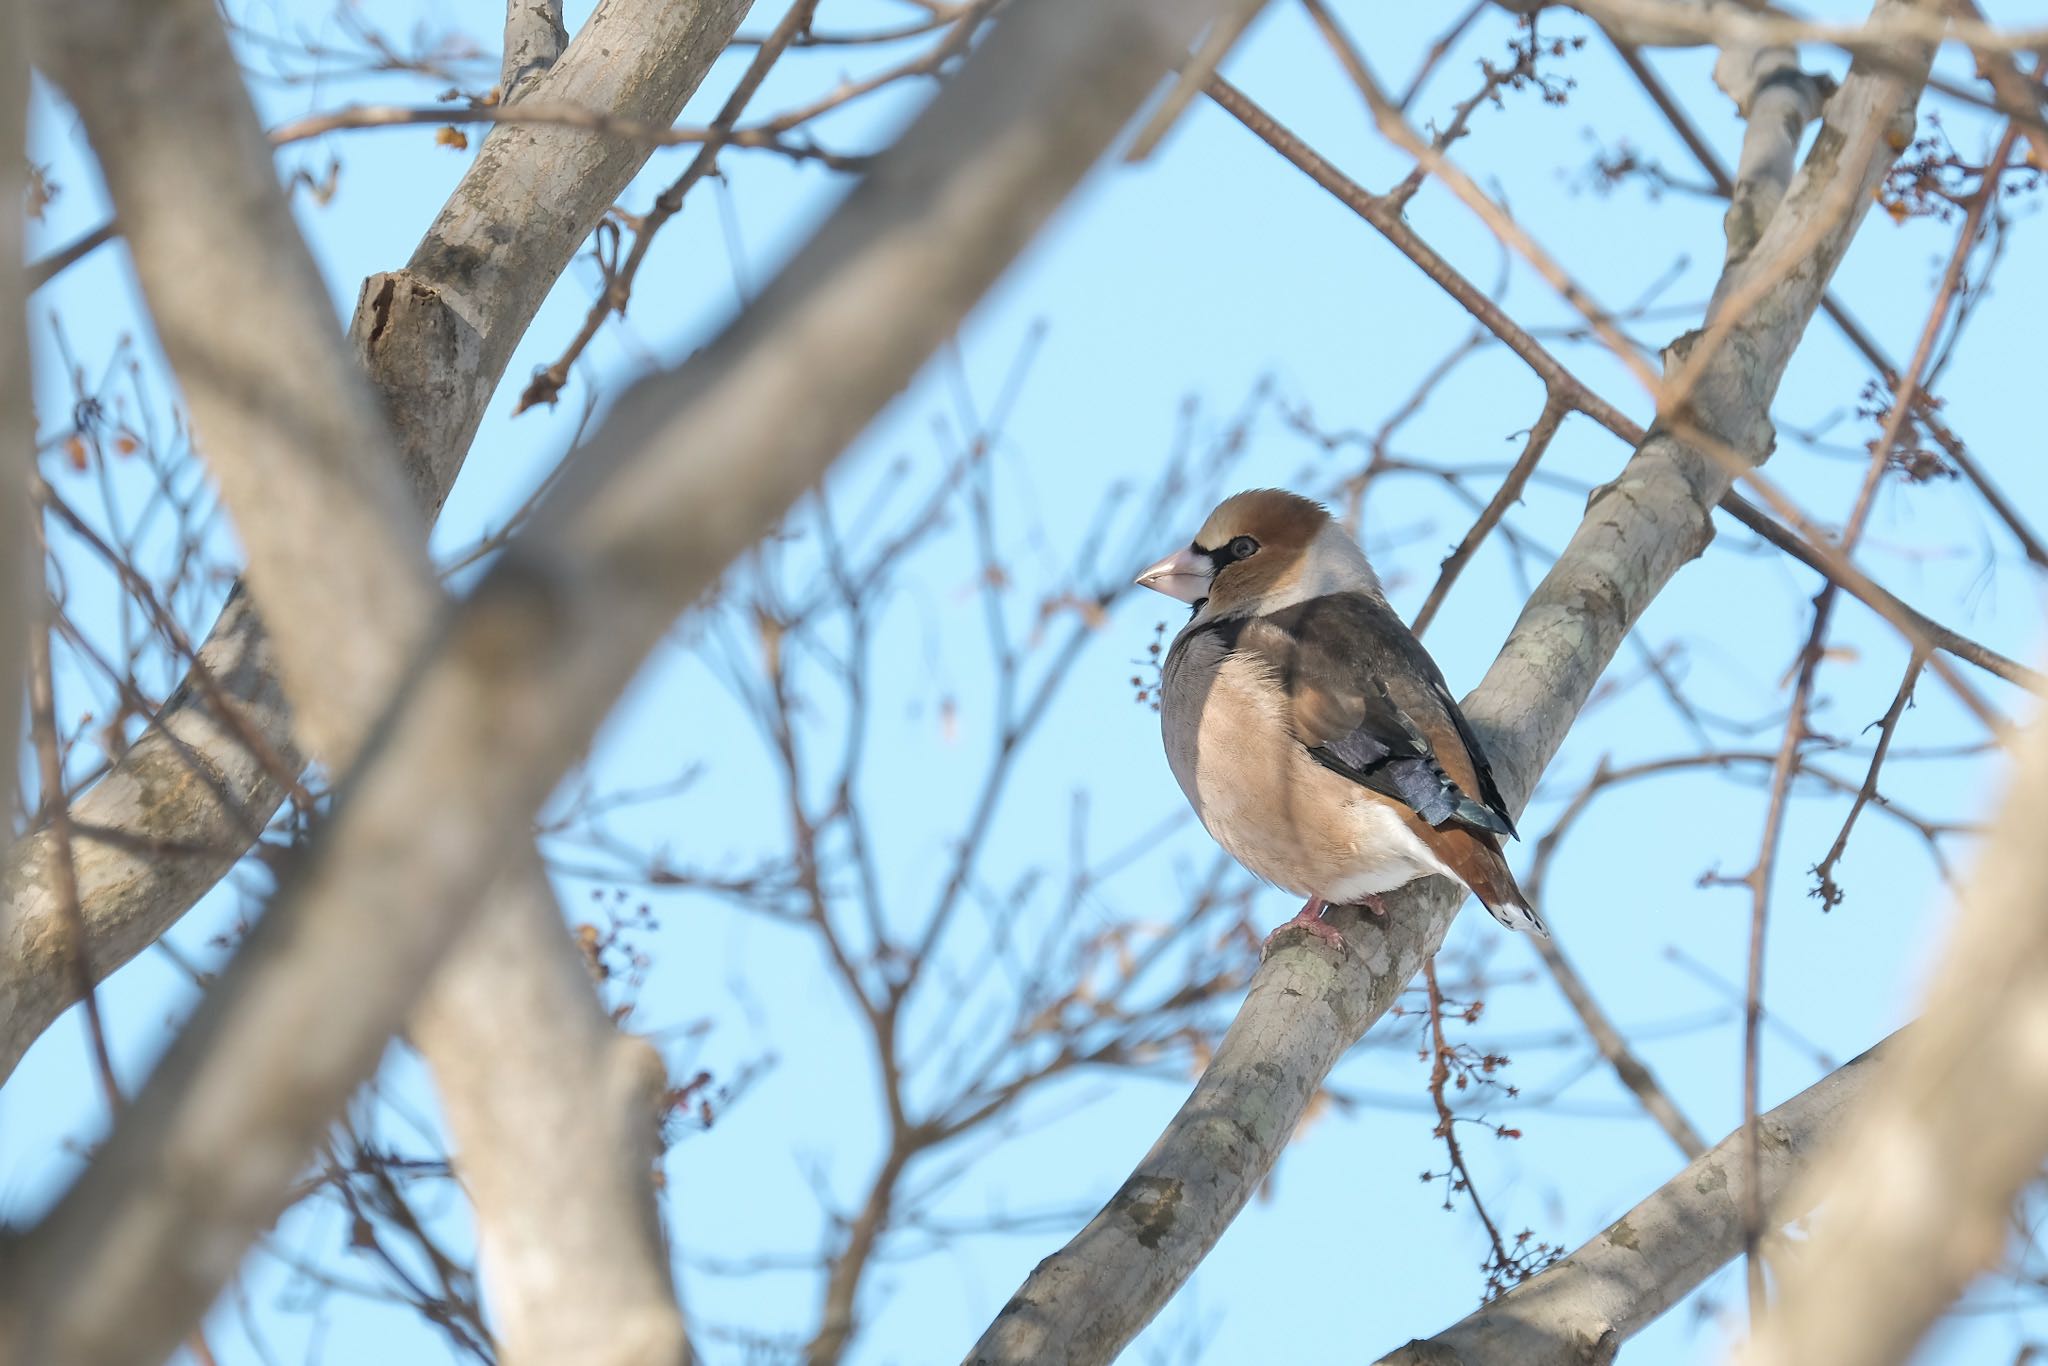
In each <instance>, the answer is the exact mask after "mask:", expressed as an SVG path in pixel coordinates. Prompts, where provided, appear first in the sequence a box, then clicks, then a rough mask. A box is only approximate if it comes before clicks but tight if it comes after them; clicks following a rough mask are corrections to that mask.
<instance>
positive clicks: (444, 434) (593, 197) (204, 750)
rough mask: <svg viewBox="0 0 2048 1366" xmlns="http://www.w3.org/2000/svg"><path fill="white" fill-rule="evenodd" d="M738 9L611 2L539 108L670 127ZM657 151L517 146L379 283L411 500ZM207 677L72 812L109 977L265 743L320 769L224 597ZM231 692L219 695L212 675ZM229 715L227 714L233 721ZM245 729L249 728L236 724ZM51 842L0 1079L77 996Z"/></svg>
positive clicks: (360, 331) (237, 810)
mask: <svg viewBox="0 0 2048 1366" xmlns="http://www.w3.org/2000/svg"><path fill="white" fill-rule="evenodd" d="M745 10H746V4H745V2H744V0H700V2H699V3H695V4H688V3H684V4H671V3H645V2H644V0H603V3H601V4H599V6H598V7H597V10H596V12H595V13H594V14H592V16H591V18H590V21H589V23H588V24H586V25H585V26H584V28H583V30H582V31H581V32H579V33H578V34H577V36H576V39H575V41H574V42H572V43H571V44H570V45H569V48H568V50H567V51H566V52H565V53H564V54H563V56H562V59H561V60H560V61H559V62H558V63H557V64H556V65H555V66H554V67H553V68H552V69H551V70H549V71H548V73H547V74H546V75H545V76H543V77H541V78H539V79H538V80H537V81H535V82H534V84H533V87H532V89H531V90H530V91H529V94H530V95H538V96H540V97H544V98H548V99H562V100H570V101H575V102H577V103H581V104H584V105H587V106H588V107H590V108H598V109H607V110H610V111H612V112H614V113H616V114H618V115H619V116H620V117H622V118H630V119H633V120H636V121H640V122H672V121H673V120H674V119H675V117H676V116H677V114H678V113H680V112H681V110H682V107H683V104H684V102H685V101H686V100H687V99H688V98H689V96H690V94H691V93H692V92H693V91H694V90H695V89H696V88H697V85H698V83H699V82H701V81H702V80H703V78H704V75H705V73H706V72H708V71H709V70H710V67H711V63H712V60H713V59H714V58H716V57H717V55H718V53H719V52H720V51H722V50H723V49H724V46H725V43H726V41H727V40H728V39H730V38H731V36H732V34H733V32H734V31H735V30H736V29H737V27H738V25H739V21H740V18H741V17H742V15H743V14H744V13H745ZM647 156H648V149H647V148H645V147H642V146H638V145H635V144H632V143H629V142H621V141H619V140H617V139H613V138H607V137H603V136H599V135H596V134H592V133H589V132H585V131H581V130H577V129H573V128H557V127H517V128H513V127H505V128H498V129H495V130H493V131H492V133H491V134H490V136H489V137H488V138H487V139H485V142H484V144H483V147H482V149H481V151H480V152H479V154H478V156H477V159H476V160H475V162H474V163H472V165H471V167H470V169H469V172H468V174H466V175H465V176H464V177H463V179H462V182H461V184H459V185H458V186H457V187H456V189H455V192H454V194H453V195H452V196H451V197H450V199H449V202H448V204H447V205H446V206H445V207H444V208H443V209H442V211H441V214H440V216H439V217H438V218H437V219H436V220H435V223H434V225H433V226H432V227H431V228H430V229H429V230H428V232H427V235H426V237H425V239H424V240H423V241H422V242H421V243H420V246H419V248H418V250H416V251H415V252H414V254H413V259H412V261H411V262H410V263H409V264H408V265H407V266H406V267H405V268H404V269H402V270H399V271H394V272H391V273H388V274H382V275H376V276H372V277H371V278H370V280H369V281H368V282H367V283H366V284H365V285H364V288H363V292H362V299H361V302H360V303H359V305H358V307H357V310H356V316H355V319H354V322H353V323H352V324H351V328H350V335H351V338H352V340H353V342H354V344H355V346H356V348H357V352H358V354H359V355H360V356H361V357H362V360H363V364H364V366H365V367H366V368H367V370H368V371H369V374H370V378H371V382H372V386H373V388H374V389H375V391H376V393H377V396H378V399H379V401H380V402H381V403H382V405H383V407H384V411H385V415H386V417H387V419H388V420H389V422H390V425H391V428H392V431H393V434H394V435H395V436H396V438H397V441H398V447H399V459H400V462H401V467H402V469H403V470H404V472H405V475H406V479H407V481H408V482H409V484H410V486H411V488H412V491H413V496H414V498H415V499H416V500H417V502H418V504H419V506H421V507H422V508H424V509H426V510H427V511H428V512H430V513H431V512H434V511H438V510H439V508H440V506H441V504H442V502H443V501H444V500H445V499H446V498H447V496H448V490H449V489H450V488H451V487H453V485H454V482H455V477H456V475H457V474H458V473H459V472H460V470H461V468H462V462H463V459H464V457H465V456H466V455H467V454H468V451H469V444H470V442H471V440H472V439H473V438H474V437H475V435H476V429H477V425H478V423H479V422H481V421H482V418H483V411H484V405H485V404H486V403H487V402H488V401H489V399H490V397H491V395H492V394H493V393H494V392H495V391H496V389H497V386H498V381H499V380H500V379H501V378H502V377H503V375H504V372H505V366H506V364H507V363H508V362H509V361H510V359H511V355H512V350H513V348H514V347H515V346H516V345H517V344H518V341H519V339H520V337H521V336H523V335H524V333H525V331H526V328H527V326H528V325H529V324H530V323H531V322H532V321H533V316H534V314H535V313H536V312H538V311H539V308H540V305H541V302H542V300H544V299H545V298H546V297H547V294H548V292H549V290H550V289H552V288H553V286H554V283H555V281H556V279H557V278H558V277H559V276H560V274H561V272H562V270H563V268H564V267H566V266H567V265H568V263H569V261H570V259H571V258H572V257H573V256H574V255H575V253H576V251H577V250H578V249H579V248H580V247H581V245H582V244H583V241H584V239H585V238H587V237H588V236H589V235H590V232H591V230H592V229H593V228H595V227H596V225H597V222H598V220H599V219H600V218H601V217H602V216H603V215H604V213H605V211H606V210H608V209H609V208H610V207H611V206H612V204H613V202H614V201H615V200H616V198H617V197H618V195H619V193H620V192H621V191H622V190H623V189H624V188H625V186H626V184H627V182H628V181H630V180H631V179H632V178H633V176H634V174H635V173H637V172H638V171H639V169H640V167H641V166H642V165H643V164H644V163H645V162H646V159H647ZM199 662H200V668H199V669H198V670H195V672H194V675H193V676H188V677H187V678H186V680H185V681H184V682H183V683H182V684H180V686H179V687H178V688H177V689H176V690H175V691H174V692H173V693H172V695H171V697H170V698H169V699H168V700H167V701H166V702H165V704H164V708H163V711H162V712H161V713H160V714H159V716H158V718H157V720H156V722H155V723H154V724H152V725H151V727H150V728H149V729H148V730H147V731H146V732H145V733H144V734H143V737H142V738H141V739H140V740H138V741H137V742H136V743H135V744H134V745H133V746H131V747H130V748H129V750H128V751H127V752H126V753H125V754H123V755H122V756H121V757H120V759H119V761H118V762H117V763H116V764H115V766H114V768H113V769H112V770H111V771H110V772H109V773H108V774H107V775H106V776H105V777H103V778H102V779H101V780H100V781H99V782H98V783H97V784H95V785H94V786H93V788H92V789H91V790H89V791H88V792H86V793H85V794H84V795H83V796H81V797H80V798H79V799H78V800H77V801H76V802H75V803H74V804H73V808H72V823H73V827H74V829H76V830H77V831H78V832H79V833H80V835H81V838H80V839H79V840H78V842H77V867H78V884H79V898H80V902H81V904H82V908H83V911H84V915H85V920H86V925H87V928H88V932H89V935H90V939H91V942H90V943H89V944H88V945H87V949H88V955H89V957H90V960H91V963H92V967H93V972H94V974H95V976H96V977H97V978H99V979H104V978H105V977H106V976H107V975H108V974H109V973H111V972H113V971H114V970H115V969H116V968H119V967H120V966H121V965H122V964H124V963H126V962H127V961H128V960H129V959H131V958H133V957H134V956H135V955H136V954H138V953H140V952H141V951H142V950H143V949H145V948H147V947H148V946H149V945H150V944H153V943H155V942H156V940H157V938H158V937H159V936H160V935H161V934H162V933H163V932H164V930H166V929H167V928H169V927H170V926H171V925H172V924H175V923H176V922H177V919H178V917H180V916H182V915H183V914H184V913H185V912H186V911H187V910H189V909H190V908H191V907H192V905H193V904H194V903H195V902H197V901H198V900H199V898H200V897H201V896H203V895H205V893H206V892H207V891H208V890H209V889H210V888H211V887H213V886H214V884H215V883H217V882H218V881H219V880H220V879H221V878H222V877H224V876H226V874H227V872H228V870H229V869H230V868H232V867H233V866H234V865H235V863H236V862H238V861H239V860H240V859H241V857H242V855H243V854H245V853H247V852H248V849H249V847H250V846H251V845H252V844H253V843H254V842H255V840H256V837H257V835H258V834H260V833H261V831H262V828H263V825H264V823H265V822H266V821H268V820H269V818H270V815H271V813H272V812H274V811H275V810H276V809H277V805H278V803H279V802H280V801H282V800H283V797H284V788H283V785H282V784H281V783H280V782H279V781H278V780H277V778H276V776H275V774H274V772H273V771H272V766H269V765H266V764H265V763H264V762H263V761H262V760H261V759H259V758H258V757H256V756H255V755H253V754H252V753H251V752H250V749H249V746H248V745H247V744H245V743H244V742H243V741H242V740H241V739H240V738H239V737H240V733H241V732H242V730H244V729H247V730H253V731H254V732H255V733H256V734H257V735H258V736H260V737H261V740H262V742H263V743H264V744H265V745H267V746H268V747H269V748H270V749H272V750H273V751H275V752H276V754H277V755H278V756H279V759H280V761H281V763H280V764H279V765H278V767H282V768H284V769H285V770H286V771H290V772H296V771H297V769H298V768H299V767H300V766H301V765H302V764H303V762H304V758H303V755H302V753H301V752H300V751H299V749H298V748H297V746H296V743H295V741H294V738H293V724H292V717H291V714H290V712H289V710H288V709H287V707H286V703H285V698H284V692H283V690H282V688H281V687H280V686H279V684H278V681H277V672H276V666H275V661H274V657H273V654H272V651H271V647H270V641H269V637H268V635H267V634H266V632H265V630H264V628H263V625H262V623H261V622H259V621H258V620H257V618H256V614H255V612H254V610H253V607H252V605H251V604H250V602H249V600H248V598H247V597H246V596H245V595H242V594H240V593H237V594H236V595H234V596H233V597H231V598H230V600H229V602H228V604H227V606H226V607H225V608H224V609H223V611H222V613H221V616H220V619H219V620H218V621H217V622H216V623H215V624H214V627H213V629H212V631H211V632H210V633H209V634H208V636H207V638H206V641H205V642H204V644H203V646H202V647H201V649H200V656H199ZM202 673H203V674H206V675H210V676H211V678H212V680H213V682H214V683H215V684H217V686H212V687H209V686H206V685H205V684H204V682H203V679H202V678H201V677H200V676H199V675H200V674H202ZM231 713H232V717H231V715H230V714H231ZM236 718H238V719H236ZM49 860H50V840H49V838H48V836H47V834H38V835H32V836H30V837H29V838H27V839H25V840H23V841H21V843H20V845H19V846H18V847H17V848H15V849H14V850H12V851H10V852H9V853H8V854H7V856H6V864H5V866H4V867H0V933H4V934H6V935H7V936H8V938H7V940H6V942H5V945H4V949H5V951H4V952H0V1081H4V1080H5V1078H6V1076H7V1074H8V1073H11V1072H12V1071H13V1068H14V1066H15V1064H16V1063H18V1062H19V1061H20V1060H21V1055H22V1054H23V1053H24V1052H26V1051H27V1049H28V1046H29V1045H30V1044H31V1043H33V1042H35V1040H36V1039H37V1038H38V1037H39V1036H40V1035H41V1034H42V1032H43V1030H45V1029H47V1028H48V1027H49V1026H50V1023H51V1022H52V1021H53V1020H55V1019H56V1018H57V1016H58V1015H60V1014H61V1013H62V1012H63V1011H64V1009H65V1008H66V1007H68V1006H70V1005H71V1004H72V1003H73V1002H74V1001H75V1000H76V999H77V997H76V993H75V992H74V990H73V988H72V982H71V978H70V975H69V974H68V973H66V972H65V971H63V970H62V963H63V958H62V952H63V943H64V941H63V939H62V925H61V920H60V916H59V911H58V907H57V903H56V898H55V896H54V895H53V894H52V891H51V886H52V882H51V875H50V867H49Z"/></svg>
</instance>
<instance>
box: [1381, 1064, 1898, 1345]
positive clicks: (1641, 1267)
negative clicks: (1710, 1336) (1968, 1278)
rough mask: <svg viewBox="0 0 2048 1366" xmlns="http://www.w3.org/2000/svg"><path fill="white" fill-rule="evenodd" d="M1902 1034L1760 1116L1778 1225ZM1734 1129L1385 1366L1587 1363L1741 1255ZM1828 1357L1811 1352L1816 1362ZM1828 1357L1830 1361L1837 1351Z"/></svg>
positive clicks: (1791, 1212) (1766, 1187)
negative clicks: (1578, 1244) (1547, 1263)
mask: <svg viewBox="0 0 2048 1366" xmlns="http://www.w3.org/2000/svg"><path fill="white" fill-rule="evenodd" d="M1898 1037H1899V1036H1897V1035H1894V1036H1893V1038H1892V1039H1888V1040H1886V1041H1885V1042H1884V1043H1882V1044H1879V1045H1878V1046H1877V1047H1876V1048H1873V1049H1871V1050H1870V1051H1868V1052H1866V1053H1864V1054H1862V1055H1861V1056H1860V1057H1857V1058H1854V1059H1851V1060H1850V1061H1849V1062H1847V1063H1845V1064H1843V1065H1842V1066H1841V1067H1839V1068H1837V1069H1836V1070H1835V1071H1833V1072H1830V1073H1829V1074H1828V1075H1827V1076H1825V1077H1822V1078H1821V1079H1820V1080H1819V1081H1817V1082H1815V1083H1814V1084H1813V1085H1811V1086H1809V1087H1807V1088H1806V1089H1805V1090H1804V1091H1801V1092H1800V1093H1799V1094H1798V1095H1796V1096H1794V1097H1792V1099H1790V1100H1788V1101H1786V1102H1785V1103H1784V1104H1783V1105H1780V1106H1779V1107H1778V1108H1777V1109H1775V1110H1772V1111H1770V1112H1769V1113H1767V1114H1765V1115H1763V1116H1761V1117H1760V1118H1761V1123H1762V1128H1763V1148H1762V1162H1761V1164H1760V1171H1759V1175H1760V1176H1761V1178H1762V1192H1763V1198H1764V1204H1765V1206H1766V1207H1767V1208H1768V1209H1769V1210H1770V1211H1771V1215H1772V1220H1773V1222H1774V1223H1779V1224H1782V1223H1784V1222H1786V1221H1787V1220H1789V1219H1793V1218H1796V1217H1798V1216H1799V1215H1801V1214H1803V1213H1805V1212H1806V1209H1807V1208H1809V1207H1808V1206H1806V1205H1803V1204H1801V1203H1799V1202H1798V1201H1797V1200H1788V1199H1787V1198H1786V1197H1787V1192H1788V1190H1791V1189H1793V1188H1794V1183H1795V1182H1797V1181H1798V1180H1799V1178H1800V1177H1801V1176H1802V1175H1803V1174H1804V1173H1805V1172H1806V1171H1807V1170H1808V1169H1809V1168H1810V1167H1811V1165H1812V1163H1813V1161H1814V1155H1815V1153H1816V1152H1819V1151H1821V1150H1822V1149H1823V1148H1824V1146H1825V1145H1826V1144H1827V1143H1828V1142H1829V1141H1830V1140H1831V1139H1832V1138H1834V1137H1835V1136H1836V1134H1837V1133H1838V1132H1839V1131H1840V1129H1841V1128H1842V1126H1843V1123H1844V1120H1845V1119H1846V1117H1847V1116H1848V1115H1850V1114H1852V1113H1853V1112H1854V1108H1855V1102H1856V1101H1857V1100H1858V1098H1859V1097H1861V1096H1863V1095H1864V1094H1865V1093H1867V1092H1868V1091H1869V1090H1870V1089H1871V1088H1872V1085H1873V1082H1874V1080H1875V1078H1876V1076H1877V1074H1878V1072H1879V1068H1878V1061H1879V1058H1880V1055H1889V1054H1890V1053H1891V1052H1892V1051H1893V1050H1894V1049H1895V1048H1896V1047H1897V1044H1896V1043H1894V1042H1893V1040H1896V1039H1897V1038H1898ZM1748 1183H1749V1173H1748V1163H1747V1162H1746V1160H1745V1157H1744V1152H1743V1133H1742V1130H1740V1129H1737V1130H1736V1131H1735V1132H1734V1133H1732V1134H1730V1135H1728V1137H1726V1138H1724V1139H1722V1140H1721V1141H1720V1142H1719V1143H1717V1144H1715V1145H1714V1146H1713V1147H1712V1148H1711V1149H1709V1150H1708V1151H1706V1152H1705V1153H1702V1154H1701V1155H1700V1156H1699V1157H1697V1158H1694V1159H1693V1161H1692V1162H1691V1163H1689V1164H1688V1165H1687V1166H1686V1167H1685V1169H1684V1170H1683V1171H1681V1172H1679V1173H1678V1175H1676V1176H1674V1177H1672V1178H1671V1180H1669V1181H1667V1182H1665V1183H1664V1185H1662V1186H1660V1187H1659V1188H1658V1189H1657V1190H1655V1191H1653V1192H1652V1193H1651V1194H1650V1195H1649V1196H1648V1197H1647V1198H1646V1199H1644V1200H1643V1201H1642V1202H1641V1203H1640V1204H1638V1205H1637V1206H1636V1207H1635V1208H1634V1209H1631V1210H1630V1211H1629V1212H1628V1213H1627V1214H1624V1215H1622V1216H1621V1218H1619V1219H1617V1220H1615V1221H1614V1222H1613V1223H1611V1224H1609V1225H1608V1226H1607V1227H1606V1228H1605V1229H1603V1230H1602V1231H1601V1232H1600V1234H1599V1235H1598V1236H1597V1237H1595V1238H1594V1239H1593V1240H1592V1241H1591V1242H1589V1243H1587V1244H1586V1245H1585V1246H1584V1247H1582V1248H1580V1249H1578V1250H1577V1251H1576V1252H1574V1253H1572V1254H1571V1255H1570V1256H1569V1257H1566V1258H1564V1259H1563V1260H1562V1261H1560V1262H1558V1263H1557V1264H1556V1265H1555V1266H1553V1267H1551V1268H1549V1269H1548V1270H1546V1271H1544V1272H1543V1273H1542V1274H1541V1275H1539V1276H1535V1277H1533V1278H1531V1279H1530V1280H1528V1281H1526V1282H1524V1283H1523V1284H1521V1285H1519V1286H1516V1287H1515V1288H1514V1289H1513V1290H1510V1291H1509V1292H1508V1293H1507V1294H1505V1295H1503V1296H1501V1297H1500V1298H1499V1299H1497V1300H1495V1301H1493V1302H1492V1303H1490V1304H1487V1305H1484V1306H1482V1307H1480V1308H1479V1309H1477V1310H1475V1311H1473V1312H1472V1313H1471V1314H1469V1315H1467V1316H1466V1317H1464V1318H1463V1319H1460V1320H1459V1321H1458V1322H1457V1323H1455V1324H1452V1325H1451V1326H1450V1327H1449V1328H1446V1329H1445V1330H1444V1331H1443V1332H1441V1333H1438V1334H1437V1335H1436V1336H1435V1337H1432V1338H1427V1339H1419V1340H1417V1341H1414V1342H1411V1343H1408V1344H1407V1345H1406V1346H1404V1347H1401V1348H1398V1349H1397V1350H1395V1351H1393V1352H1389V1353H1388V1354H1387V1355H1386V1356H1384V1357H1382V1358H1380V1361H1379V1366H1589V1363H1597V1362H1607V1361H1612V1360H1613V1359H1614V1357H1615V1354H1616V1353H1617V1352H1619V1351H1620V1350H1621V1347H1622V1344H1623V1343H1625V1342H1627V1341H1628V1340H1629V1339H1630V1338H1632V1337H1634V1336H1635V1335H1636V1334H1637V1333H1639V1332H1641V1331H1642V1330H1643V1329H1644V1328H1645V1327H1647V1326H1648V1325H1649V1324H1650V1322H1651V1321H1652V1320H1654V1319H1655V1318H1656V1317H1657V1316H1658V1315H1659V1314H1662V1313H1663V1312H1664V1311H1665V1310H1667V1309H1669V1308H1670V1307H1671V1306H1672V1305H1674V1304H1676V1303H1678V1302H1679V1301H1680V1300H1682V1299H1684V1298H1685V1297H1686V1296H1687V1295H1689V1294H1691V1293H1692V1292H1693V1291H1694V1290H1696V1289H1698V1288H1699V1286H1700V1285H1701V1284H1702V1283H1703V1282H1704V1281H1705V1280H1706V1279H1707V1277H1709V1276H1711V1275H1713V1274H1714V1272H1715V1271H1717V1270H1718V1269H1720V1268H1721V1267H1722V1266H1724V1265H1726V1264H1727V1262H1728V1261H1729V1260H1730V1259H1731V1258H1734V1257H1737V1256H1739V1255H1741V1252H1742V1245H1743V1210H1744V1209H1745V1208H1746V1204H1747V1200H1748V1190H1749V1184H1748ZM1818 1359H1821V1358H1816V1360H1818ZM1830 1359H1831V1358H1830Z"/></svg>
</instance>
